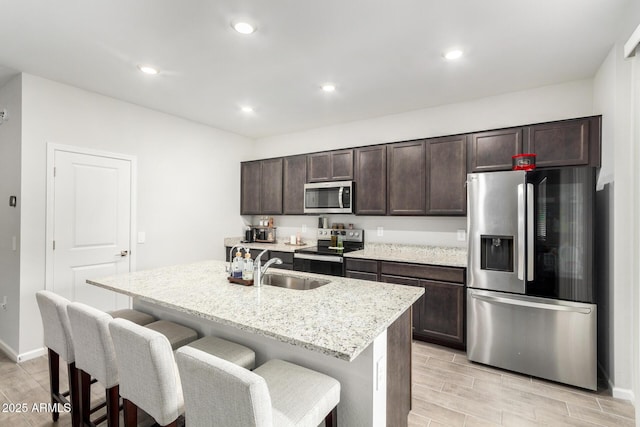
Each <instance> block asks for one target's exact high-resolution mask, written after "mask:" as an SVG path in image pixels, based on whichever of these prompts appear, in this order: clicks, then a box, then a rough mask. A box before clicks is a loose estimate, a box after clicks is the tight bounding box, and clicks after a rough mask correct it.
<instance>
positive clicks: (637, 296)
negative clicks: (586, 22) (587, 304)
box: [631, 27, 640, 423]
mask: <svg viewBox="0 0 640 427" xmlns="http://www.w3.org/2000/svg"><path fill="white" fill-rule="evenodd" d="M639 28H640V27H639ZM638 55H640V49H639V48H637V47H636V56H635V57H634V58H633V59H632V71H631V73H632V83H631V86H632V101H631V102H632V108H631V111H632V114H631V116H632V117H633V118H634V119H633V120H632V137H631V138H632V145H633V146H634V148H635V153H634V164H635V165H637V164H639V162H640V149H639V148H638V147H640V120H638V112H640V58H639V57H638ZM634 176H635V180H634V183H635V186H636V187H635V214H634V218H635V224H634V225H635V242H634V244H635V253H634V256H633V260H634V261H635V262H633V265H634V266H635V269H634V272H633V274H634V280H633V285H632V289H633V293H634V295H633V302H632V305H633V307H632V312H633V317H632V319H633V321H632V328H631V336H632V344H633V371H632V373H633V375H632V377H633V378H634V381H633V384H632V385H633V393H634V396H635V402H634V403H635V406H636V423H637V422H638V420H640V289H639V287H640V173H638V172H636V173H635V174H634Z"/></svg>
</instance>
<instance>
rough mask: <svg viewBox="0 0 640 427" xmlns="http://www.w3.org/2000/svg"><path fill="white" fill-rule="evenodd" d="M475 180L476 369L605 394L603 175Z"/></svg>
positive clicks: (472, 300)
mask: <svg viewBox="0 0 640 427" xmlns="http://www.w3.org/2000/svg"><path fill="white" fill-rule="evenodd" d="M467 178H468V179H467V190H468V214H467V215H468V216H467V226H468V229H467V232H468V238H469V251H468V267H467V356H468V358H469V360H472V361H474V362H480V363H484V364H487V365H492V366H497V367H500V368H504V369H508V370H512V371H516V372H521V373H524V374H529V375H532V376H536V377H540V378H546V379H549V380H553V381H558V382H561V383H565V384H571V385H574V386H578V387H583V388H587V389H592V390H596V388H597V379H596V371H597V367H596V363H597V362H596V348H597V343H596V338H597V337H596V330H597V327H596V321H597V313H596V304H595V297H596V293H595V283H594V280H595V274H594V273H595V272H594V255H593V254H594V248H593V228H594V197H595V169H594V168H589V167H572V168H558V169H546V170H544V169H542V170H534V171H528V172H525V171H509V172H492V173H477V174H469V175H468V177H467Z"/></svg>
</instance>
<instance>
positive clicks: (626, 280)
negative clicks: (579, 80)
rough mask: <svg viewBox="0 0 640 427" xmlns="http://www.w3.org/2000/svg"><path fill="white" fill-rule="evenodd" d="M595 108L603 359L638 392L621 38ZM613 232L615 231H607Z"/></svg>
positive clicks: (630, 166) (627, 97)
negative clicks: (598, 118)
mask: <svg viewBox="0 0 640 427" xmlns="http://www.w3.org/2000/svg"><path fill="white" fill-rule="evenodd" d="M594 111H595V112H596V113H601V114H602V115H603V136H602V137H603V139H602V145H603V153H602V158H603V167H602V170H601V172H600V177H599V182H598V188H599V190H600V191H598V195H597V197H596V202H597V205H598V208H597V209H598V213H599V214H600V216H601V218H602V219H603V220H604V221H606V222H604V223H602V224H601V228H599V232H601V234H602V235H601V236H600V238H599V243H600V244H601V245H602V247H603V249H604V247H605V246H608V247H609V248H608V249H609V250H608V251H604V250H603V251H602V253H601V256H600V257H599V258H598V259H599V262H600V265H599V267H600V268H601V271H600V273H601V274H599V281H600V283H599V284H598V285H599V289H600V292H599V297H600V298H599V321H600V327H599V331H598V332H599V335H600V348H599V360H600V363H601V365H602V367H603V369H604V370H605V373H606V374H607V376H608V377H609V380H610V383H611V384H612V386H613V392H614V396H618V397H624V398H627V399H632V398H633V394H634V393H633V388H634V384H633V383H634V380H633V348H634V345H635V344H634V343H635V342H636V340H638V337H637V336H634V334H633V330H634V327H633V322H632V319H633V317H634V314H633V313H634V301H633V295H634V291H633V289H634V281H635V280H636V279H635V278H634V268H635V265H636V264H637V261H636V260H635V259H634V240H633V239H630V238H629V236H630V235H633V234H634V227H635V226H636V224H637V219H636V217H635V215H634V206H635V202H634V197H633V195H634V194H635V190H634V189H635V187H636V184H635V180H636V179H637V174H636V173H635V172H634V170H635V168H634V155H633V153H634V151H635V150H634V145H633V140H632V138H631V129H632V128H631V123H632V121H631V64H630V62H629V61H626V60H625V59H624V57H623V49H622V43H618V44H616V45H615V46H614V47H613V48H612V50H611V51H610V53H609V55H608V56H607V58H606V59H605V61H604V62H603V64H602V66H601V67H600V69H599V71H598V73H597V74H596V77H595V79H594ZM606 232H609V236H608V237H607V236H605V235H604V234H605V233H606Z"/></svg>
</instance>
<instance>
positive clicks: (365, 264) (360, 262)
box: [345, 258, 378, 274]
mask: <svg viewBox="0 0 640 427" xmlns="http://www.w3.org/2000/svg"><path fill="white" fill-rule="evenodd" d="M345 260H346V269H347V270H355V271H366V272H367V273H375V274H378V261H372V260H368V259H352V258H345Z"/></svg>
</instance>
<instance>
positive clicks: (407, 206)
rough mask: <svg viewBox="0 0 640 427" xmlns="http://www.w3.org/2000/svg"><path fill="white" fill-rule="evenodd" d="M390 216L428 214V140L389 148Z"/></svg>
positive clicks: (388, 206) (388, 203)
mask: <svg viewBox="0 0 640 427" xmlns="http://www.w3.org/2000/svg"><path fill="white" fill-rule="evenodd" d="M356 191H357V189H356ZM387 213H388V214H389V215H424V214H425V213H426V154H425V142H424V140H418V141H409V142H402V143H398V144H389V145H387Z"/></svg>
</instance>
